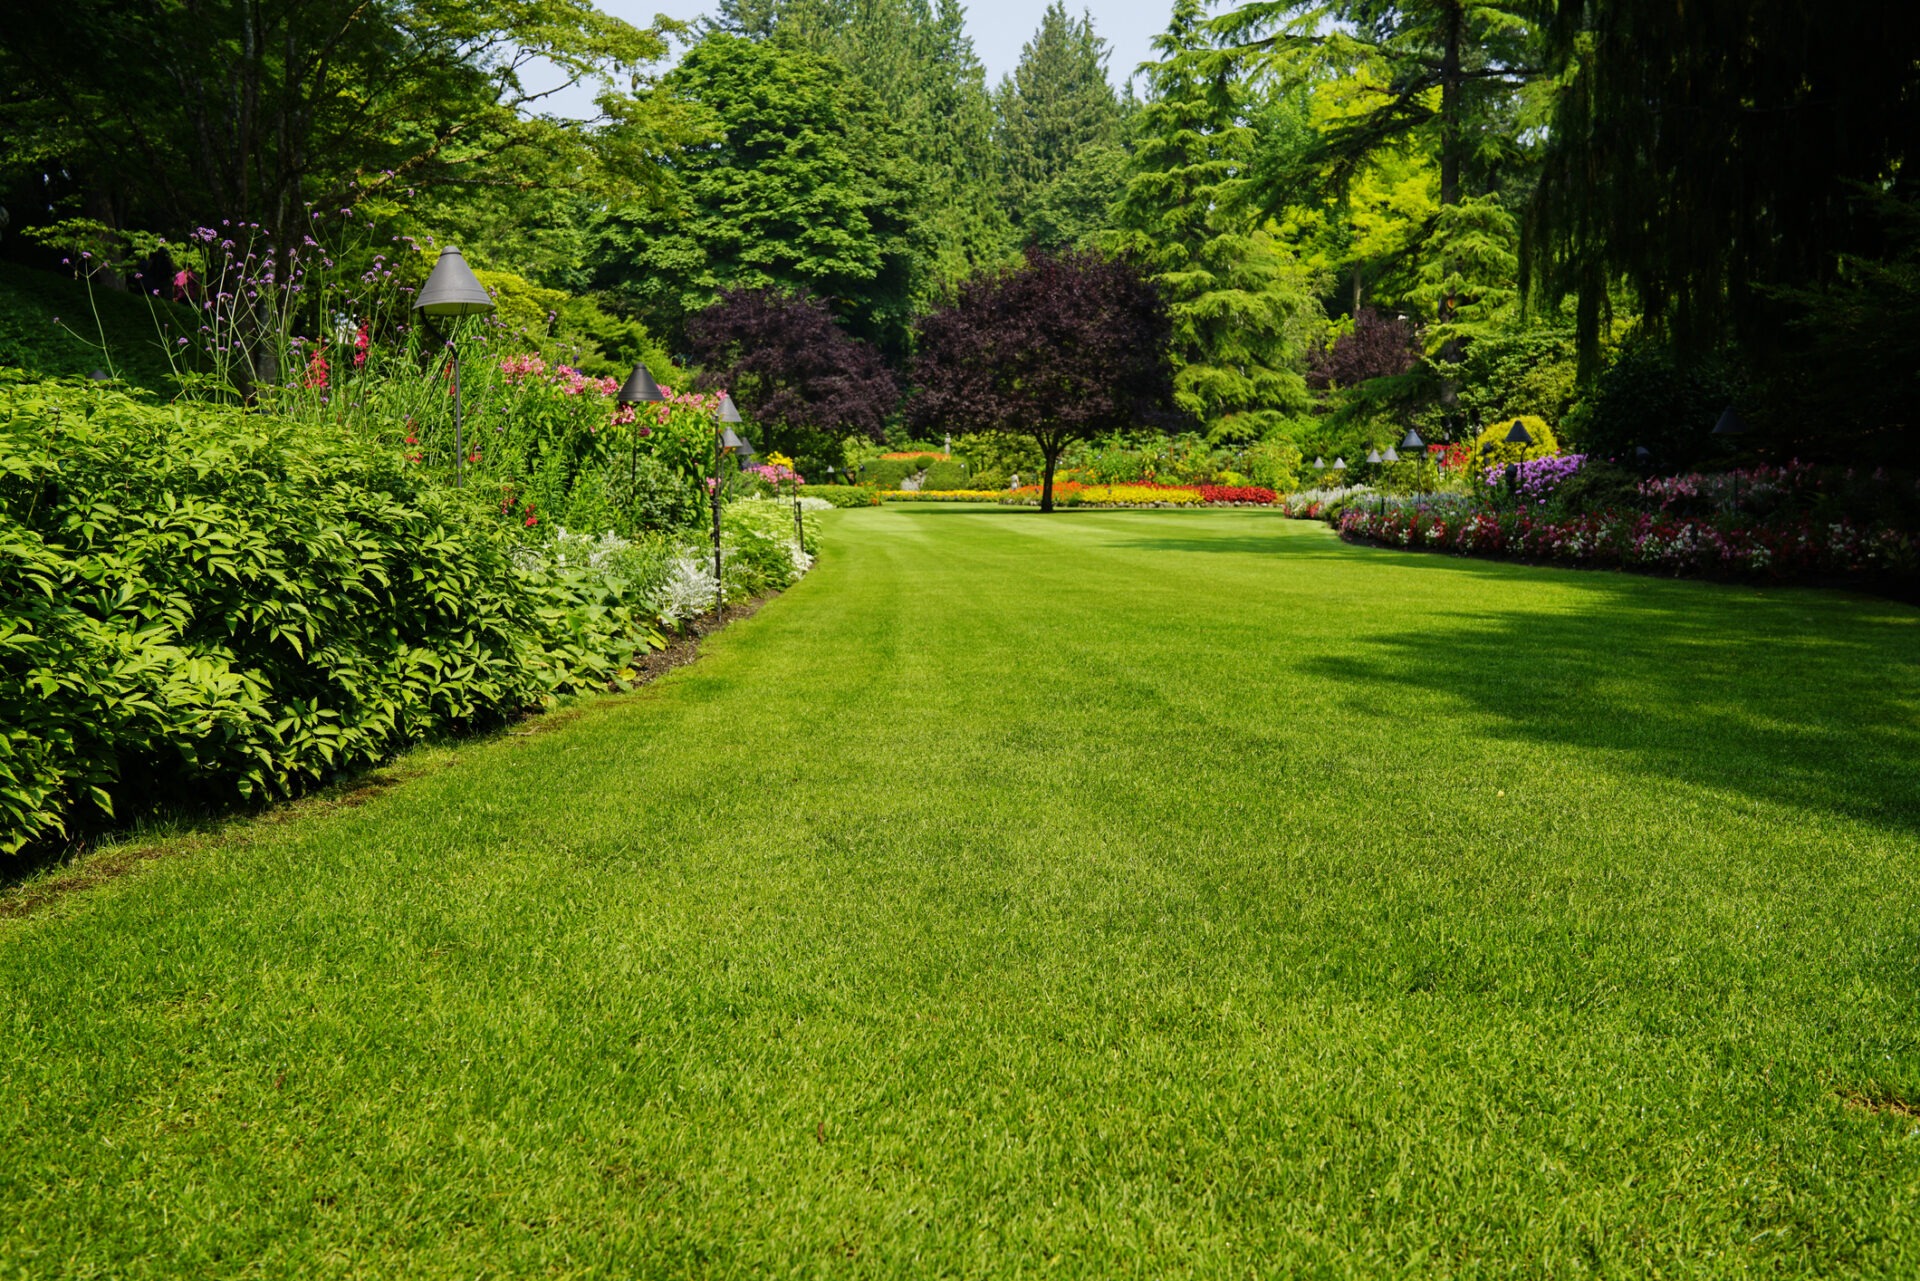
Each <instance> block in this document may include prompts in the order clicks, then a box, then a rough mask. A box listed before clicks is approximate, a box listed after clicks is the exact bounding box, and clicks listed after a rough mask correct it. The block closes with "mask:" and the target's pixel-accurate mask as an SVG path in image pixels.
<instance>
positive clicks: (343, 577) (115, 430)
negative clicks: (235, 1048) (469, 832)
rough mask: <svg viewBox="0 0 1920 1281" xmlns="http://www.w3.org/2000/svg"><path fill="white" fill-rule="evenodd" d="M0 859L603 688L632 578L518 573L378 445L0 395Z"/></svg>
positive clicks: (274, 788) (309, 778) (47, 387)
mask: <svg viewBox="0 0 1920 1281" xmlns="http://www.w3.org/2000/svg"><path fill="white" fill-rule="evenodd" d="M0 460H4V468H5V471H4V476H3V477H0V487H3V488H0V522H4V543H5V550H6V555H5V560H4V561H3V562H0V564H4V576H5V578H4V582H0V655H4V657H0V726H4V732H3V736H0V753H4V756H0V807H4V808H3V812H0V850H4V851H6V852H12V851H13V850H14V849H16V848H18V847H19V846H20V845H21V844H23V843H25V842H27V841H29V840H32V839H35V838H38V837H42V836H45V835H48V834H51V833H57V832H59V831H61V830H63V829H64V828H65V827H66V826H67V825H68V824H69V823H71V822H74V821H79V822H82V823H85V822H89V821H91V820H92V818H93V817H95V816H102V815H111V814H113V813H116V812H126V811H128V810H132V809H137V808H139V807H140V806H143V805H146V804H149V803H153V802H155V801H159V800H163V799H164V800H168V801H179V800H181V799H183V798H190V797H204V798H207V799H210V800H220V799H225V798H228V797H231V796H233V795H235V794H238V795H239V796H242V797H256V798H258V797H267V796H276V795H285V794H288V793H290V792H293V791H296V790H299V789H300V788H302V787H304V786H305V785H307V784H310V783H312V782H314V781H316V780H318V779H321V778H324V777H327V776H329V775H331V774H334V773H337V772H340V771H343V770H349V769H352V768H354V767H357V766H360V765H364V764H367V763H369V762H372V761H375V760H378V759H380V758H381V757H383V756H385V755H386V754H387V753H389V752H391V751H392V750H393V749H394V748H395V747H397V746H400V745H402V744H405V743H409V742H416V741H418V740H420V739H421V738H423V737H426V736H428V735H430V734H435V733H440V732H444V731H449V730H455V729H463V728H471V727H473V726H476V725H479V724H484V723H488V722H492V721H497V720H498V719H499V718H500V717H502V716H504V715H506V714H508V713H511V712H514V711H517V710H519V709H521V708H523V707H526V706H528V705H529V704H533V703H537V702H538V701H539V700H540V699H541V698H543V697H544V696H545V695H547V694H549V693H551V692H553V691H557V690H563V689H570V688H578V687H580V686H581V685H582V684H583V683H593V682H603V681H604V680H605V679H606V677H607V675H608V674H609V673H611V672H612V671H614V670H615V669H616V668H618V667H619V666H620V665H621V664H622V663H623V662H624V661H625V660H626V658H627V657H628V656H629V655H631V654H632V653H633V652H634V651H635V650H636V649H638V648H640V647H642V646H644V645H647V644H649V643H651V642H652V641H653V640H655V639H656V633H655V632H654V631H653V630H652V628H651V627H650V625H649V622H650V619H649V618H648V617H647V616H646V615H645V614H644V611H642V610H640V609H639V606H640V602H639V601H638V600H635V599H633V596H634V595H635V593H633V592H631V591H630V590H628V588H629V587H630V586H633V585H630V584H625V583H622V582H618V581H609V580H606V579H595V578H592V577H588V576H582V575H581V574H579V573H569V572H567V571H566V570H564V569H556V568H553V567H550V566H547V567H543V566H540V565H537V564H534V563H527V562H524V558H522V560H516V558H515V555H514V553H515V544H514V543H513V542H512V540H511V539H510V538H508V537H507V536H506V534H505V532H504V530H505V527H504V526H497V525H496V526H489V525H488V524H487V523H486V522H483V521H475V520H474V519H472V517H471V514H470V513H469V512H468V511H466V510H463V509H462V505H461V504H460V503H459V501H458V500H457V498H456V496H455V495H454V494H453V493H451V492H450V491H443V490H440V489H438V488H437V487H435V486H433V485H432V484H430V483H427V482H425V481H423V480H422V479H420V478H418V477H416V476H410V475H408V474H407V473H406V472H405V471H404V470H403V469H402V467H401V465H400V464H399V461H398V459H397V458H396V457H395V456H394V455H393V454H392V453H391V452H389V451H384V450H374V449H369V448H368V447H366V446H365V445H364V444H362V443H360V442H357V441H355V440H353V439H351V438H349V437H347V436H344V435H342V434H339V433H327V432H323V431H316V430H314V429H313V428H311V427H308V426H304V425H301V424H297V423H292V422H287V421H280V420H275V419H273V418H268V417H260V416H254V417H250V418H240V417H238V416H236V415H232V414H229V413H223V412H219V411H202V410H196V409H192V408H186V407H178V406H176V407H172V408H167V409H160V408H154V407H151V406H147V405H143V404H141V403H140V402H138V401H135V400H132V399H129V398H127V397H125V396H122V395H120V394H118V393H114V392H109V391H101V390H98V389H94V388H91V387H89V386H87V385H86V384H84V383H83V384H79V385H61V384H52V383H10V384H6V385H4V386H0Z"/></svg>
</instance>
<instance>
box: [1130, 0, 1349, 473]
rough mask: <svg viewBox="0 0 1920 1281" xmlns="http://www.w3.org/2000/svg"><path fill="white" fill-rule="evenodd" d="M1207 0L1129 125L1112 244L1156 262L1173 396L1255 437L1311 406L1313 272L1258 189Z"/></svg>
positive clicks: (1183, 16) (1240, 435) (1179, 18)
mask: <svg viewBox="0 0 1920 1281" xmlns="http://www.w3.org/2000/svg"><path fill="white" fill-rule="evenodd" d="M1204 20H1205V11H1204V9H1203V8H1202V5H1201V0H1177V3H1176V4H1175V6H1174V12H1173V22H1172V25H1171V26H1170V27H1169V28H1168V29H1167V31H1166V32H1165V33H1164V34H1162V35H1161V36H1160V37H1159V38H1158V39H1157V40H1156V41H1155V48H1156V49H1157V50H1158V51H1159V52H1160V53H1161V54H1162V55H1163V60H1162V61H1161V62H1160V63H1158V64H1157V65H1156V66H1155V67H1154V68H1153V69H1152V71H1151V72H1149V75H1148V96H1147V100H1146V102H1145V104H1144V105H1142V107H1141V108H1140V111H1139V114H1138V117H1137V119H1136V121H1135V125H1134V129H1133V141H1134V155H1133V164H1132V170H1131V175H1130V177H1129V178H1128V181H1127V186H1126V191H1125V193H1124V194H1123V195H1122V196H1121V198H1120V201H1119V204H1118V206H1117V208H1116V210H1115V213H1116V218H1117V221H1118V223H1119V226H1120V230H1119V231H1118V232H1117V233H1116V234H1115V235H1113V236H1112V237H1111V238H1110V243H1111V244H1112V245H1113V247H1115V248H1116V249H1118V250H1120V251H1121V252H1122V253H1123V254H1125V255H1126V256H1127V257H1129V258H1131V259H1133V260H1134V261H1137V262H1139V263H1141V264H1142V265H1143V266H1145V267H1146V268H1147V269H1148V270H1149V271H1150V272H1151V273H1152V278H1153V281H1154V283H1155V284H1157V285H1158V286H1159V288H1160V291H1161V293H1162V294H1163V295H1164V296H1165V297H1166V299H1167V304H1168V310H1169V313H1170V315H1171V317H1172V321H1173V353H1174V361H1175V368H1176V372H1175V375H1174V399H1175V402H1176V403H1177V404H1178V405H1179V406H1180V408H1181V409H1183V410H1185V411H1186V412H1187V413H1189V414H1192V415H1193V416H1194V417H1196V418H1198V419H1199V420H1200V421H1202V422H1203V423H1204V424H1205V425H1206V427H1207V429H1208V434H1209V435H1210V436H1211V437H1213V438H1214V439H1216V440H1219V441H1233V442H1238V441H1246V440H1252V439H1257V438H1258V437H1260V436H1262V435H1264V434H1266V433H1267V432H1268V431H1269V430H1271V429H1272V428H1273V427H1274V426H1275V425H1277V423H1278V421H1279V420H1280V419H1282V418H1284V417H1286V416H1288V415H1290V414H1294V413H1298V412H1300V411H1302V410H1304V409H1305V408H1306V407H1307V404H1308V397H1307V387H1306V380H1305V378H1304V376H1303V374H1302V372H1301V370H1302V367H1303V365H1304V363H1305V359H1306V355H1307V349H1308V346H1309V341H1310V338H1311V336H1312V333H1313V330H1314V328H1315V322H1316V321H1317V320H1318V318H1319V303H1318V301H1317V300H1316V298H1315V297H1314V293H1313V285H1314V282H1313V280H1312V277H1311V275H1310V273H1309V272H1308V271H1307V270H1306V269H1305V268H1304V267H1302V266H1301V264H1300V263H1299V262H1298V260H1296V259H1295V258H1294V256H1293V255H1292V253H1291V252H1290V251H1289V250H1288V249H1287V247H1286V246H1285V245H1284V244H1282V243H1281V242H1280V240H1279V239H1278V238H1277V237H1276V236H1275V234H1274V230H1273V228H1272V226H1271V225H1270V224H1267V223H1266V222H1265V221H1264V220H1263V219H1262V218H1261V216H1260V215H1259V213H1258V212H1257V211H1256V210H1255V209H1254V208H1253V207H1252V205H1251V204H1250V202H1249V200H1248V198H1247V197H1248V186H1249V184H1250V182H1251V181H1252V172H1251V161H1252V159H1253V157H1254V156H1255V154H1256V150H1257V139H1256V137H1255V131H1254V129H1253V127H1252V126H1251V125H1250V124H1249V123H1248V118H1247V111H1246V108H1247V105H1248V104H1247V92H1246V87H1245V84H1244V82H1242V81H1241V80H1240V79H1238V78H1237V77H1236V76H1235V75H1234V74H1233V65H1232V64H1231V63H1230V62H1224V61H1217V60H1215V61H1211V62H1203V61H1202V60H1200V59H1196V58H1194V57H1191V56H1189V55H1191V54H1192V53H1193V52H1194V51H1195V50H1197V49H1200V48H1203V47H1204V39H1205V38H1204V33H1203V30H1202V26H1203V23H1204Z"/></svg>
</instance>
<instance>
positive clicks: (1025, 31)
mask: <svg viewBox="0 0 1920 1281" xmlns="http://www.w3.org/2000/svg"><path fill="white" fill-rule="evenodd" d="M597 3H598V5H599V7H600V8H601V9H602V10H604V11H605V12H607V13H611V14H615V15H617V16H619V17H622V18H625V19H626V20H627V21H628V22H631V23H634V24H635V25H636V26H646V25H648V24H650V23H651V22H652V21H653V16H654V14H656V13H660V12H662V11H665V12H667V13H669V14H670V15H672V16H673V17H676V18H682V19H687V20H691V19H693V18H697V17H699V16H700V14H701V13H703V12H705V11H706V6H705V5H704V4H703V3H701V0H677V2H676V0H597ZM1045 8H1046V3H1045V0H967V4H966V9H967V30H968V31H969V32H970V33H971V34H972V36H973V48H974V52H975V53H977V54H979V56H980V61H981V62H982V63H984V64H985V65H986V68H987V85H988V87H989V88H991V87H992V86H994V85H996V84H998V83H999V82H1000V77H1001V76H1003V75H1005V74H1007V73H1008V72H1010V71H1012V70H1013V68H1014V65H1015V64H1016V63H1018V62H1019V61H1020V46H1021V45H1023V44H1025V43H1026V42H1027V41H1028V40H1030V39H1032V38H1033V32H1034V29H1035V28H1036V27H1038V26H1039V25H1040V14H1041V12H1042V11H1043V10H1044V9H1045ZM1067 9H1068V12H1070V13H1073V14H1075V15H1076V16H1077V15H1078V14H1079V13H1080V12H1081V11H1082V10H1084V11H1086V12H1087V13H1090V14H1092V15H1093V29H1094V30H1095V31H1096V32H1098V33H1099V34H1100V36H1101V38H1102V39H1104V40H1106V42H1107V44H1108V45H1109V46H1111V56H1110V57H1109V59H1108V62H1107V72H1108V76H1109V78H1110V79H1112V81H1113V84H1114V87H1115V88H1116V89H1117V88H1119V87H1120V86H1121V85H1124V84H1125V83H1126V81H1127V77H1128V76H1129V75H1130V74H1131V73H1132V71H1133V69H1134V67H1135V66H1137V65H1139V64H1140V63H1142V62H1144V61H1146V60H1147V59H1148V58H1150V57H1151V56H1152V54H1153V50H1152V48H1151V42H1152V40H1153V37H1154V36H1156V35H1158V34H1159V33H1160V31H1161V30H1162V29H1164V28H1165V27H1166V25H1167V18H1168V17H1169V15H1170V14H1171V13H1172V12H1173V6H1172V4H1171V2H1170V0H1080V3H1077V4H1075V3H1072V2H1071V0H1069V3H1068V6H1067ZM527 83H528V84H529V86H534V85H537V84H539V83H540V81H539V78H538V77H536V76H531V75H530V76H528V77H527ZM547 109H548V110H549V111H552V112H554V113H555V114H558V115H579V116H590V115H592V114H593V94H592V93H590V92H581V91H576V92H574V93H571V94H556V95H554V97H552V98H551V99H548V100H547Z"/></svg>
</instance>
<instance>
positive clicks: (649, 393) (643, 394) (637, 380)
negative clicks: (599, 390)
mask: <svg viewBox="0 0 1920 1281" xmlns="http://www.w3.org/2000/svg"><path fill="white" fill-rule="evenodd" d="M666 398H667V393H666V392H664V391H661V390H660V384H659V383H657V382H655V381H653V371H652V370H650V369H648V368H647V367H646V366H645V365H635V366H634V367H633V372H632V373H630V374H628V375H627V381H626V382H624V383H622V384H621V386H620V390H619V392H618V393H617V394H616V395H615V396H614V400H615V401H617V402H618V403H620V404H622V405H657V404H659V403H660V402H661V401H663V400H665V399H666ZM639 467H640V433H639V432H638V431H630V432H628V433H627V493H628V496H629V497H630V498H631V496H632V495H633V491H634V484H635V482H636V481H637V479H638V476H639Z"/></svg>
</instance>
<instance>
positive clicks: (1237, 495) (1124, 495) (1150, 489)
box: [993, 480, 1279, 507]
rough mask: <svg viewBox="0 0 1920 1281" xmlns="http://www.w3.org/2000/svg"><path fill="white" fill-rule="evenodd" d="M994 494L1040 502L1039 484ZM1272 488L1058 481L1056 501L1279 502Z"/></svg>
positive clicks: (1021, 502) (1067, 503)
mask: <svg viewBox="0 0 1920 1281" xmlns="http://www.w3.org/2000/svg"><path fill="white" fill-rule="evenodd" d="M993 497H995V498H998V499H999V500H1000V501H1001V502H1003V503H1009V504H1012V505H1015V506H1032V505H1035V504H1037V503H1039V501H1040V486H1038V485H1022V486H1020V488H1018V489H1013V490H1005V491H996V492H995V493H994V494H993ZM1278 498H1279V496H1278V495H1277V494H1275V493H1274V492H1273V491H1272V490H1271V489H1266V488H1264V487H1262V486H1259V485H1160V484H1155V483H1153V482H1152V481H1139V482H1136V483H1133V484H1125V485H1121V484H1116V485H1098V484H1088V483H1086V482H1083V481H1077V480H1066V481H1059V480H1057V481H1055V482H1054V486H1053V501H1054V502H1055V503H1057V504H1059V505H1060V506H1062V507H1192V506H1196V505H1200V504H1220V505H1227V504H1258V505H1260V506H1267V505H1270V504H1272V503H1274V502H1276V501H1278Z"/></svg>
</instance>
